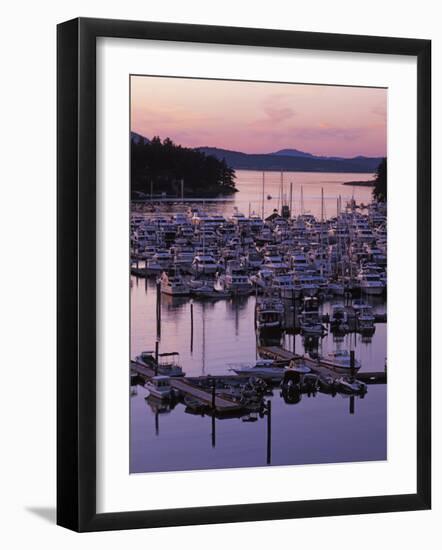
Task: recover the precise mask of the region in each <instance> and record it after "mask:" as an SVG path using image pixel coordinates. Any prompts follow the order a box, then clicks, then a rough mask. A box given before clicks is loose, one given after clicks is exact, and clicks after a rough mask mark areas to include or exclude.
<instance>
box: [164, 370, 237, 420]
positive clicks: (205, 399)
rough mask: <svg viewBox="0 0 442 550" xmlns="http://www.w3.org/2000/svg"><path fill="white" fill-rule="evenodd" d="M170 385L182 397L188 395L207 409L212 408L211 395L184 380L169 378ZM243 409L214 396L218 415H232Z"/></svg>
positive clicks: (227, 400)
mask: <svg viewBox="0 0 442 550" xmlns="http://www.w3.org/2000/svg"><path fill="white" fill-rule="evenodd" d="M170 384H171V386H172V387H174V388H175V389H177V390H179V391H180V392H181V393H182V394H184V395H189V396H190V397H194V398H195V399H198V401H201V402H202V403H204V404H205V405H207V406H208V407H211V406H212V393H211V392H209V391H207V390H205V389H204V388H200V387H198V386H194V385H193V384H190V383H189V381H188V380H186V379H185V378H171V380H170ZM242 409H243V406H242V405H240V404H239V403H235V401H231V400H230V399H226V398H225V397H219V396H217V395H215V410H216V412H218V413H233V412H236V411H240V410H242Z"/></svg>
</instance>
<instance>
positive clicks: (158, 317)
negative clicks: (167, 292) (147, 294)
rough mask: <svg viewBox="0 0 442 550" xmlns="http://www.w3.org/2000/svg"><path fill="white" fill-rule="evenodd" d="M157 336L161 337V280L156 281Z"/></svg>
mask: <svg viewBox="0 0 442 550" xmlns="http://www.w3.org/2000/svg"><path fill="white" fill-rule="evenodd" d="M157 337H158V338H160V337H161V282H160V281H159V280H158V281H157Z"/></svg>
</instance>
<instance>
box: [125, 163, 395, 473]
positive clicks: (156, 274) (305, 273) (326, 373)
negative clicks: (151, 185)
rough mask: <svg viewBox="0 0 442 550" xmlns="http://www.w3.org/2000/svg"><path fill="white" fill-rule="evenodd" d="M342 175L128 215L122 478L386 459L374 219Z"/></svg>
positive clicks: (382, 275) (267, 181)
mask: <svg viewBox="0 0 442 550" xmlns="http://www.w3.org/2000/svg"><path fill="white" fill-rule="evenodd" d="M338 176H339V178H340V179H341V181H339V178H338ZM348 176H349V175H348V174H345V175H343V174H307V175H306V177H305V178H304V177H303V175H300V174H296V175H293V174H290V173H289V174H282V173H281V174H275V173H273V174H269V173H266V174H258V173H250V172H241V171H237V179H238V181H237V187H238V190H239V192H238V193H237V194H236V195H235V197H234V198H229V199H227V200H223V199H220V200H216V199H215V200H206V201H196V200H195V199H191V200H186V199H185V198H182V200H179V199H171V198H170V199H168V200H164V201H163V200H161V199H159V198H155V199H153V200H150V199H147V200H145V201H136V202H135V203H133V205H132V216H131V265H130V268H131V363H130V371H131V388H132V390H131V410H132V413H131V418H132V421H131V434H132V435H131V471H132V472H142V471H144V472H145V471H167V470H172V471H173V470H187V469H195V468H196V469H198V468H217V467H240V466H252V465H257V466H260V465H284V464H308V463H322V462H336V461H348V460H383V459H385V458H386V425H385V414H386V411H385V409H386V399H385V392H386V382H387V365H386V322H387V310H386V255H387V250H386V246H387V240H386V211H385V209H384V207H383V205H381V204H377V203H374V202H372V200H371V190H370V189H367V188H365V187H359V188H357V189H356V188H355V189H351V188H349V187H343V186H342V184H343V183H344V182H345V180H346V179H348ZM294 178H296V179H297V180H298V181H299V180H301V181H303V182H305V183H302V184H300V183H297V185H294V184H293V183H292V182H291V179H294ZM329 178H330V179H329ZM251 179H254V181H253V188H254V191H253V192H252V189H251V188H250V187H251V186H249V183H248V182H249V181H250V180H251ZM313 180H314V182H313ZM258 182H260V183H261V185H258ZM333 192H335V196H332V193H333ZM268 197H271V198H270V199H269V198H268ZM172 363H173V366H171V365H172ZM149 388H150V390H149ZM341 401H344V404H345V402H347V404H346V405H345V406H344V407H343V406H342V403H340V402H341ZM293 405H296V407H294V408H292V407H293ZM295 410H296V411H297V412H296V414H295ZM354 416H358V421H359V428H356V426H355V424H354V423H353V424H351V423H350V424H349V418H350V419H351V418H352V417H354ZM295 417H296V418H297V420H295ZM206 419H208V420H206ZM218 421H221V423H220V425H219V426H218ZM302 421H304V422H308V426H309V427H308V429H306V430H302V428H301V424H300V425H299V426H298V428H299V429H298V431H297V434H298V435H297V438H296V441H298V443H300V441H302V442H303V443H302V445H303V450H302V451H300V450H299V448H298V449H297V450H296V451H295V448H294V447H293V445H294V444H293V443H290V444H289V445H288V446H285V447H284V448H283V447H282V446H281V445H282V443H283V440H284V429H285V430H291V429H292V428H295V427H296V425H297V424H298V422H301V423H302ZM207 422H208V424H207ZM207 430H208V431H207ZM245 430H247V432H246V431H245ZM208 432H210V434H211V436H210V441H211V443H210V445H209V443H207V446H206V443H205V441H206V439H205V437H206V436H205V435H204V434H207V433H208ZM315 433H316V434H317V437H320V438H322V439H323V440H324V445H325V442H326V441H329V442H330V438H332V439H333V437H334V438H335V441H336V442H337V443H336V445H331V447H330V448H327V449H326V448H325V447H324V446H323V444H322V443H321V444H318V443H315V444H314V443H313V441H314V440H313V439H312V438H314V434H315ZM269 434H270V435H269ZM163 438H164V439H163ZM237 438H239V439H238V440H237ZM241 438H243V439H241ZM161 441H163V443H162V442H161ZM166 442H167V446H166ZM221 442H222V443H221ZM351 442H353V443H355V444H354V446H353V445H352V443H351ZM225 445H226V446H227V447H225ZM244 445H245V446H246V448H245V447H244ZM261 447H263V448H262V449H261ZM253 449H254V450H253ZM258 449H261V450H260V451H258ZM174 455H175V456H176V457H177V458H176V459H175V460H174V459H173V456H174ZM178 457H179V459H178Z"/></svg>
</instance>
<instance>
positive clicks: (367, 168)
mask: <svg viewBox="0 0 442 550" xmlns="http://www.w3.org/2000/svg"><path fill="white" fill-rule="evenodd" d="M196 150H197V151H200V152H202V153H205V154H206V155H212V156H214V157H216V158H217V159H219V160H223V159H225V161H226V163H227V164H228V165H229V166H231V167H232V168H235V169H236V170H269V171H272V170H276V171H279V170H287V171H295V172H374V171H375V170H376V168H377V167H378V166H379V163H380V162H381V160H382V159H381V158H380V157H364V156H358V157H354V158H342V157H320V156H315V155H312V154H310V153H305V152H303V151H297V150H296V149H282V150H281V151H277V152H276V153H267V154H249V153H241V152H239V151H229V150H227V149H218V148H217V147H197V148H196Z"/></svg>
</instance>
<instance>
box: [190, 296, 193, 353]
mask: <svg viewBox="0 0 442 550" xmlns="http://www.w3.org/2000/svg"><path fill="white" fill-rule="evenodd" d="M190 353H193V303H192V302H191V304H190Z"/></svg>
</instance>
